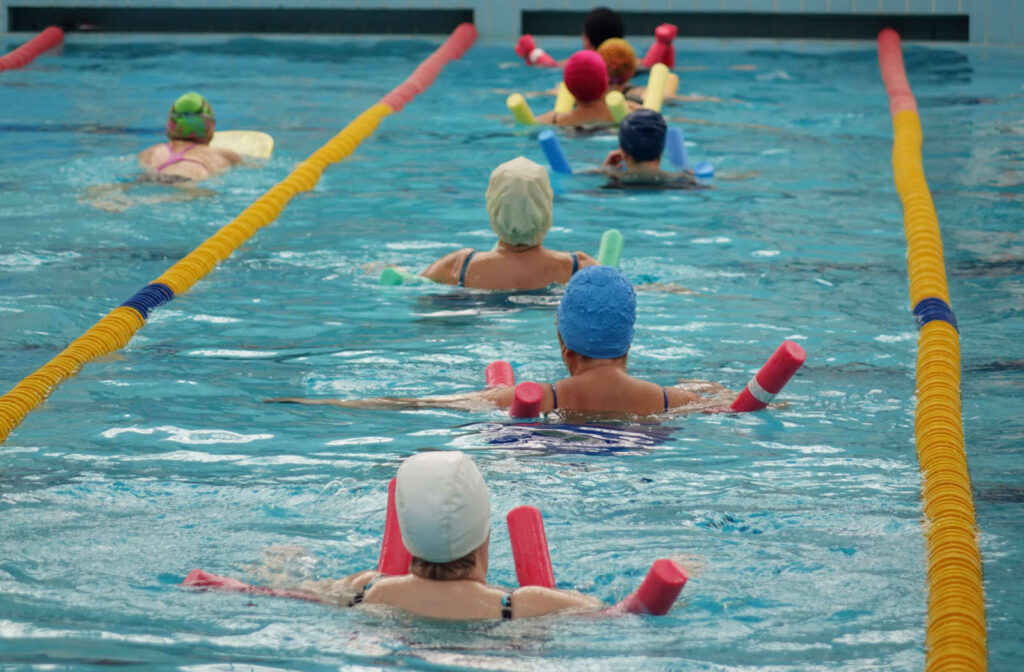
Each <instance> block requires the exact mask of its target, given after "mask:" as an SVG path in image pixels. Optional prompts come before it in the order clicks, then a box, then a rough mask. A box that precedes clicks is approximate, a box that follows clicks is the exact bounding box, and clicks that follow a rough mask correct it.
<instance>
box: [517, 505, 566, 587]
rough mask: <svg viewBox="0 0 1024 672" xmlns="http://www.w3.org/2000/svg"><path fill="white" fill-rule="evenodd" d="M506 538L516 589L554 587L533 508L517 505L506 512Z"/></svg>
mask: <svg viewBox="0 0 1024 672" xmlns="http://www.w3.org/2000/svg"><path fill="white" fill-rule="evenodd" d="M505 521H506V522H507V523H508V538H509V542H511V544H512V558H513V559H514V560H515V563H516V578H517V579H518V580H519V585H520V586H543V587H545V588H554V587H555V574H554V572H553V570H552V569H551V554H550V553H549V552H548V538H547V535H546V534H544V518H543V516H541V513H540V509H538V508H537V507H535V506H517V507H516V508H514V509H512V510H511V511H509V512H508V516H506V518H505Z"/></svg>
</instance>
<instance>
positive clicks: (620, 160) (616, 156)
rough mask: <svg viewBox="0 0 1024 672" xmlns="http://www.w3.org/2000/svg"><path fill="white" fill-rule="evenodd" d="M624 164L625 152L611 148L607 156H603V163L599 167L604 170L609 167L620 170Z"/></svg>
mask: <svg viewBox="0 0 1024 672" xmlns="http://www.w3.org/2000/svg"><path fill="white" fill-rule="evenodd" d="M625 165H626V153H625V152H623V151H622V150H621V149H613V150H612V151H610V152H608V156H606V157H604V163H602V164H601V168H602V169H603V170H605V171H607V170H610V169H615V170H622V169H623V168H624V167H625Z"/></svg>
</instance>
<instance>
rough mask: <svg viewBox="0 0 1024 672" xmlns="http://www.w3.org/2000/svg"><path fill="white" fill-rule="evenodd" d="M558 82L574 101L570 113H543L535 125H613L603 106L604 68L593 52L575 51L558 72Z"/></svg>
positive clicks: (611, 116) (613, 118)
mask: <svg viewBox="0 0 1024 672" xmlns="http://www.w3.org/2000/svg"><path fill="white" fill-rule="evenodd" d="M562 81H564V82H565V87H566V88H567V89H569V93H571V94H572V95H573V97H574V98H576V107H575V108H573V110H572V111H570V112H555V111H554V110H552V111H551V112H545V113H544V114H542V115H540V116H539V117H537V123H538V124H554V125H556V126H588V125H609V124H614V123H615V117H614V116H613V115H612V111H611V110H610V109H608V105H607V103H605V102H604V94H605V93H607V91H608V67H607V66H606V65H605V63H604V59H603V58H601V56H599V55H598V53H597V52H596V51H577V52H576V53H575V54H573V55H572V57H571V58H569V61H568V62H567V63H566V64H565V70H564V71H563V72H562Z"/></svg>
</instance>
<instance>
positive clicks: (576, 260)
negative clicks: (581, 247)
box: [569, 252, 580, 275]
mask: <svg viewBox="0 0 1024 672" xmlns="http://www.w3.org/2000/svg"><path fill="white" fill-rule="evenodd" d="M570 256H572V273H570V274H569V275H576V271H578V270H580V255H578V254H576V253H575V252H571V253H570Z"/></svg>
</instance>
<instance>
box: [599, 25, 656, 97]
mask: <svg viewBox="0 0 1024 672" xmlns="http://www.w3.org/2000/svg"><path fill="white" fill-rule="evenodd" d="M597 53H598V54H599V55H600V56H601V58H602V59H604V63H605V67H606V68H607V69H608V90H609V91H618V92H619V93H621V94H622V95H623V96H625V98H626V100H627V101H628V102H629V103H630V107H633V108H634V109H635V108H636V106H637V105H636V103H642V102H643V96H644V90H645V87H643V86H633V85H630V83H629V80H630V79H632V77H633V75H635V74H636V52H634V51H633V47H632V46H631V45H630V44H629V42H627V41H625V40H624V39H622V38H621V37H612V38H609V39H607V40H605V41H604V42H602V43H601V46H600V47H598V48H597Z"/></svg>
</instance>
